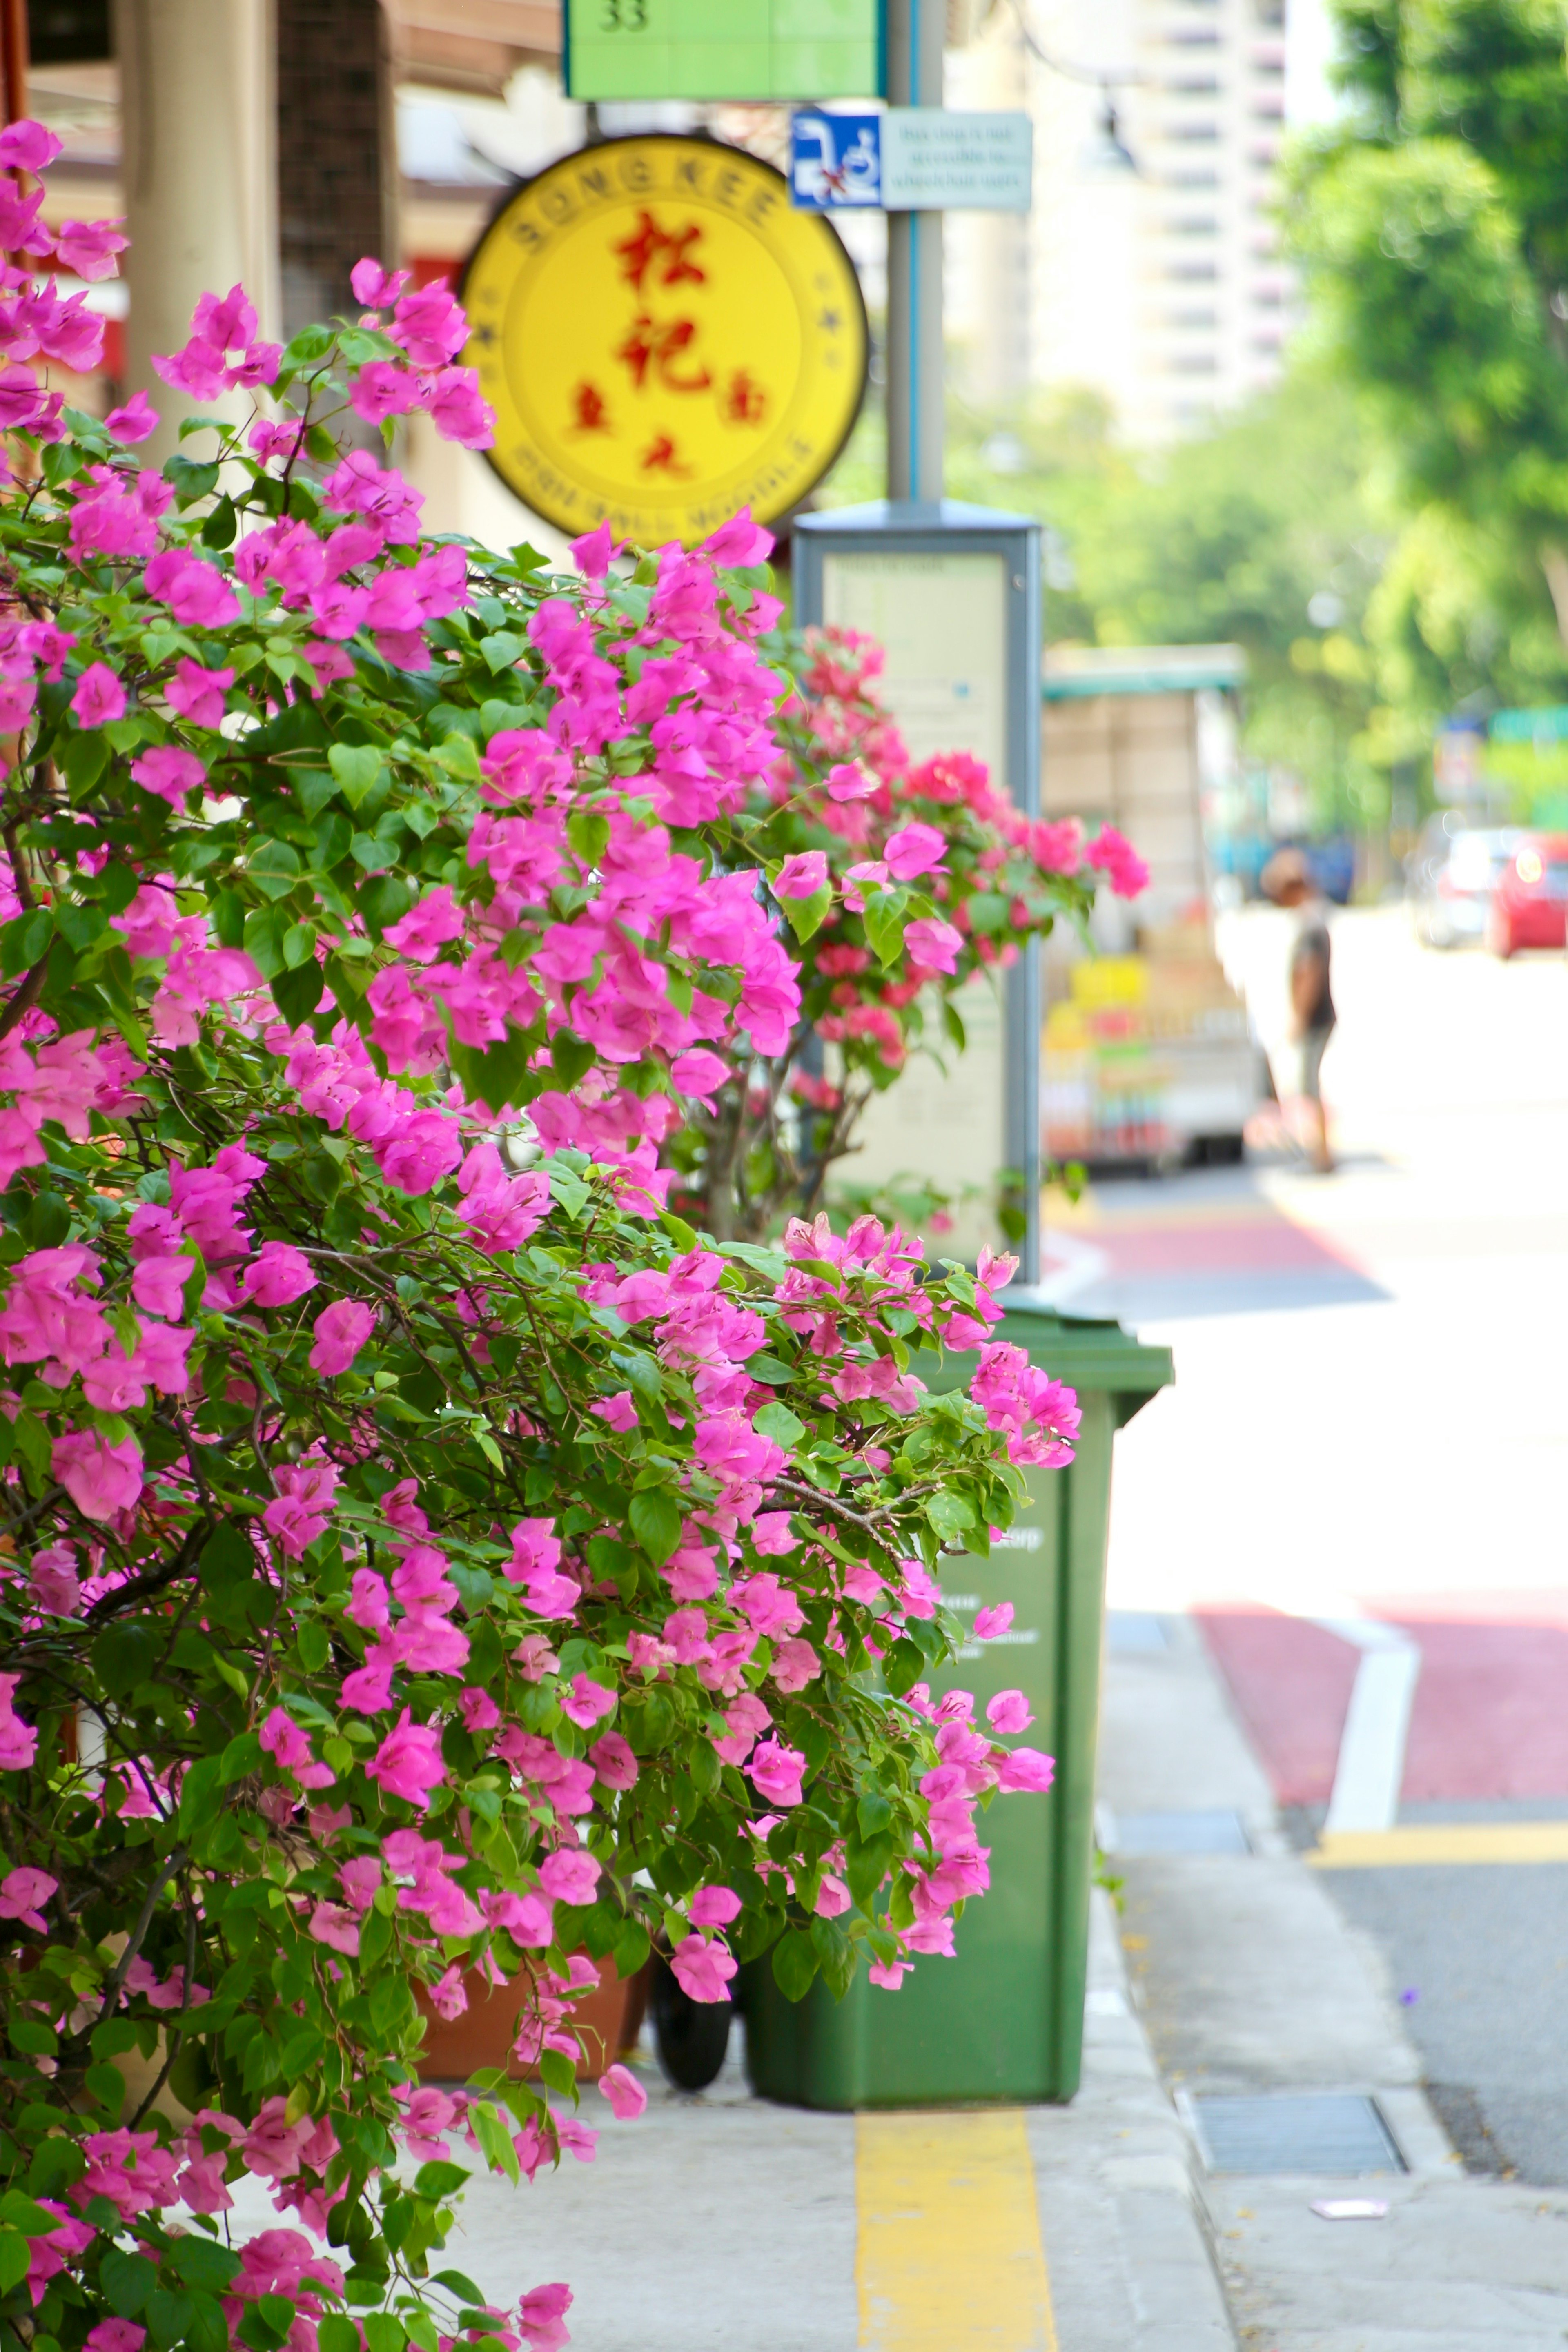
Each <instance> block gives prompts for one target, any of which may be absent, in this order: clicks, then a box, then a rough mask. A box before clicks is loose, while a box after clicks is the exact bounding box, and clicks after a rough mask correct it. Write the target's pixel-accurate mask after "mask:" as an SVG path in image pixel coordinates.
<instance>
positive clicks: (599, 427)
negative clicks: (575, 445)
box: [572, 382, 612, 433]
mask: <svg viewBox="0 0 1568 2352" xmlns="http://www.w3.org/2000/svg"><path fill="white" fill-rule="evenodd" d="M611 430H612V427H611V425H610V412H609V409H608V408H607V407H606V405H605V395H604V394H603V393H602V392H601V391H600V390H599V388H598V386H597V384H594V383H587V382H584V383H580V384H579V385H578V386H577V389H576V391H575V392H574V394H572V431H573V432H574V433H608V432H610V431H611Z"/></svg>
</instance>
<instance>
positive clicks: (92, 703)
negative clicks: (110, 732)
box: [71, 662, 125, 727]
mask: <svg viewBox="0 0 1568 2352" xmlns="http://www.w3.org/2000/svg"><path fill="white" fill-rule="evenodd" d="M71 709H72V711H73V713H74V714H75V717H76V719H77V721H78V724H79V725H80V726H82V727H107V726H108V725H109V724H110V721H111V720H112V719H123V718H124V716H125V688H124V687H123V686H122V685H121V682H120V680H119V678H118V677H116V676H115V674H114V672H113V671H112V670H111V669H110V667H109V664H108V663H107V662H89V665H88V667H87V668H86V669H84V670H83V672H82V674H81V676H80V677H79V678H78V680H77V683H76V692H75V693H74V694H73V695H72V696H71Z"/></svg>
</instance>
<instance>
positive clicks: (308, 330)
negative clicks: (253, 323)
mask: <svg viewBox="0 0 1568 2352" xmlns="http://www.w3.org/2000/svg"><path fill="white" fill-rule="evenodd" d="M331 348H332V331H331V327H327V326H323V325H321V322H320V320H317V321H316V322H315V323H314V324H312V325H310V326H309V327H301V328H300V331H299V333H298V334H297V335H296V336H295V337H294V340H293V341H292V342H289V343H286V344H285V345H284V347H283V359H282V362H281V364H282V365H283V366H284V367H286V368H289V369H299V368H302V367H309V366H310V362H312V361H313V360H324V359H325V358H326V356H327V353H328V352H330V351H331ZM330 437H331V436H329V439H330ZM331 453H332V456H333V457H336V456H337V454H338V445H337V443H336V442H335V441H333V442H331Z"/></svg>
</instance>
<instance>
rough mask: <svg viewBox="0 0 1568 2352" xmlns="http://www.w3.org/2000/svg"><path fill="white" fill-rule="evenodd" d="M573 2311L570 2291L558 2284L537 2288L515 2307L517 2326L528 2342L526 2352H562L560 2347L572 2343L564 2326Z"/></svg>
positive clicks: (568, 2288)
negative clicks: (566, 2318) (568, 2315)
mask: <svg viewBox="0 0 1568 2352" xmlns="http://www.w3.org/2000/svg"><path fill="white" fill-rule="evenodd" d="M571 2307H572V2290H571V2288H570V2287H569V2286H565V2285H563V2284H561V2282H560V2281H559V2280H556V2281H554V2282H552V2284H550V2285H549V2286H536V2287H534V2288H533V2289H532V2290H531V2293H530V2294H525V2295H524V2296H523V2298H522V2301H521V2303H520V2304H519V2305H518V2307H517V2321H518V2326H520V2327H521V2330H522V2332H523V2335H524V2336H526V2337H527V2339H528V2352H561V2347H562V2346H563V2344H565V2343H568V2342H569V2341H570V2340H571V2332H570V2330H569V2329H568V2328H567V2327H566V2326H564V2324H563V2323H564V2321H565V2317H566V2314H567V2312H568V2311H569V2310H570V2309H571Z"/></svg>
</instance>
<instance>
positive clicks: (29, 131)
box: [0, 117, 64, 175]
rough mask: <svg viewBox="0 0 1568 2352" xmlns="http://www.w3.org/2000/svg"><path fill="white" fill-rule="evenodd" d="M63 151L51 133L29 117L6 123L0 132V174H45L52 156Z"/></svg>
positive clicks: (52, 159)
mask: <svg viewBox="0 0 1568 2352" xmlns="http://www.w3.org/2000/svg"><path fill="white" fill-rule="evenodd" d="M63 152H64V149H63V148H62V146H61V144H60V142H59V140H58V138H57V137H56V136H55V133H54V132H53V131H49V130H47V129H46V127H45V126H44V124H43V123H41V122H35V121H32V119H31V118H30V117H28V118H26V120H24V121H20V122H11V123H7V125H6V127H5V130H4V131H0V172H31V173H34V174H35V175H36V174H37V173H39V172H47V169H48V167H49V165H50V164H51V163H53V162H54V160H55V158H56V156H57V155H59V154H62V153H63Z"/></svg>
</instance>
